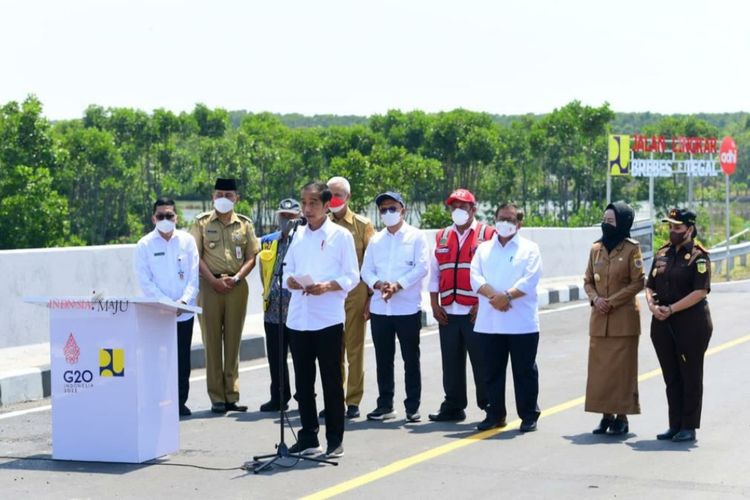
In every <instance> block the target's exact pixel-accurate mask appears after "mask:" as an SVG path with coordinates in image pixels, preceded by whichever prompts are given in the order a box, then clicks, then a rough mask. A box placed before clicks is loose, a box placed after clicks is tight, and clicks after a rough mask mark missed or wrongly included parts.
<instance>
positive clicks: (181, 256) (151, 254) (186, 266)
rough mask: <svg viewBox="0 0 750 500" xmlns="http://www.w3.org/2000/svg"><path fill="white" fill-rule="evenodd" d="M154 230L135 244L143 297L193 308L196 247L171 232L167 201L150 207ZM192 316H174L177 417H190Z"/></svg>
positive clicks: (172, 208) (185, 237)
mask: <svg viewBox="0 0 750 500" xmlns="http://www.w3.org/2000/svg"><path fill="white" fill-rule="evenodd" d="M151 221H152V222H153V223H154V226H155V228H154V230H153V231H151V232H150V233H148V234H147V235H146V236H144V237H143V238H141V239H140V240H139V241H138V244H137V245H136V247H135V257H134V261H133V264H134V267H135V273H136V275H137V277H138V284H139V285H140V287H141V290H142V291H143V293H144V295H146V297H153V298H156V299H167V300H171V301H174V302H182V303H183V304H187V305H190V306H194V305H195V301H196V297H197V296H198V247H197V246H196V244H195V238H193V237H192V236H191V235H190V233H187V232H185V231H182V230H179V229H175V227H176V224H177V212H176V211H175V203H174V201H173V200H171V199H169V198H159V199H158V200H156V203H154V212H153V215H152V216H151ZM192 340H193V314H189V313H183V314H180V313H177V379H178V394H179V408H180V416H188V415H190V413H191V412H190V409H189V408H188V407H187V399H188V392H189V390H190V344H191V343H192Z"/></svg>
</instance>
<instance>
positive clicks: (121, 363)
mask: <svg viewBox="0 0 750 500" xmlns="http://www.w3.org/2000/svg"><path fill="white" fill-rule="evenodd" d="M99 376H100V377H124V376H125V349H99Z"/></svg>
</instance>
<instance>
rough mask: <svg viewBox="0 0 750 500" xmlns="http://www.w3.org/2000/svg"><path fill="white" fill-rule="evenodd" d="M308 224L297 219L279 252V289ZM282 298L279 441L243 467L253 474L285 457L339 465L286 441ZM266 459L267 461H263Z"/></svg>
mask: <svg viewBox="0 0 750 500" xmlns="http://www.w3.org/2000/svg"><path fill="white" fill-rule="evenodd" d="M306 224H307V220H306V219H305V218H304V217H302V218H300V219H297V220H295V221H294V226H292V229H291V231H290V232H289V236H288V238H289V244H288V245H287V246H286V248H285V249H284V251H283V252H282V253H281V254H277V256H276V258H277V261H276V262H277V263H278V265H277V266H276V270H275V273H274V279H276V280H277V282H278V285H279V291H281V290H282V284H283V283H284V278H283V275H284V258H285V257H286V252H287V250H289V247H290V246H291V244H292V238H293V237H294V235H295V233H296V232H297V228H298V227H299V226H304V225H306ZM282 311H283V306H282V300H279V308H278V312H279V324H278V326H279V328H278V337H279V344H278V345H279V349H278V351H279V353H278V355H279V361H278V363H279V443H278V444H277V445H276V453H270V454H268V455H257V456H254V457H253V461H252V462H247V463H246V464H245V465H244V466H243V469H246V470H252V471H253V474H258V473H259V472H262V471H264V470H267V469H271V468H272V466H273V464H274V463H276V462H278V461H279V460H282V459H285V458H293V459H296V460H297V462H299V461H300V460H309V461H311V462H318V463H323V464H329V465H338V463H337V462H333V461H331V460H326V459H324V458H318V457H308V456H304V455H300V454H299V453H290V452H289V447H288V446H287V445H286V442H285V441H284V422H286V423H287V424H288V425H289V428H290V429H291V428H292V425H291V424H290V423H289V418H288V417H287V414H286V409H285V406H286V404H285V403H284V365H285V364H286V362H287V361H286V359H284V358H285V356H284V323H283V322H282V321H281V318H282ZM267 459H268V460H267ZM263 460H265V462H263ZM297 462H295V463H293V464H292V465H289V466H286V467H294V466H295V465H297Z"/></svg>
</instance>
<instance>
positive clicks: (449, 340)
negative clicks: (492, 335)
mask: <svg viewBox="0 0 750 500" xmlns="http://www.w3.org/2000/svg"><path fill="white" fill-rule="evenodd" d="M439 329H440V354H441V359H442V361H443V390H444V391H445V400H444V401H443V404H442V405H440V411H441V412H448V413H450V412H455V411H459V410H464V409H466V406H467V405H468V400H467V397H466V353H467V351H468V353H469V360H470V361H471V370H472V372H473V374H474V386H475V387H476V398H477V406H479V409H480V410H484V408H485V407H486V406H487V391H486V389H485V381H484V373H483V371H482V363H483V359H482V351H481V347H480V346H479V338H478V337H479V335H480V334H478V333H476V332H474V324H473V323H472V322H471V317H470V316H469V315H468V314H461V315H456V314H449V315H448V324H447V325H440V327H439Z"/></svg>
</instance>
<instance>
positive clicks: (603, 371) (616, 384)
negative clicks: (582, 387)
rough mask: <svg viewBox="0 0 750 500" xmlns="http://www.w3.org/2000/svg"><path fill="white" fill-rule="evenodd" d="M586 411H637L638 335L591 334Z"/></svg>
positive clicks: (625, 413)
mask: <svg viewBox="0 0 750 500" xmlns="http://www.w3.org/2000/svg"><path fill="white" fill-rule="evenodd" d="M585 410H586V411H590V412H595V413H613V414H620V415H637V414H639V413H641V405H640V403H639V401H638V337H637V336H633V337H589V371H588V379H587V381H586V406H585Z"/></svg>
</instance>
